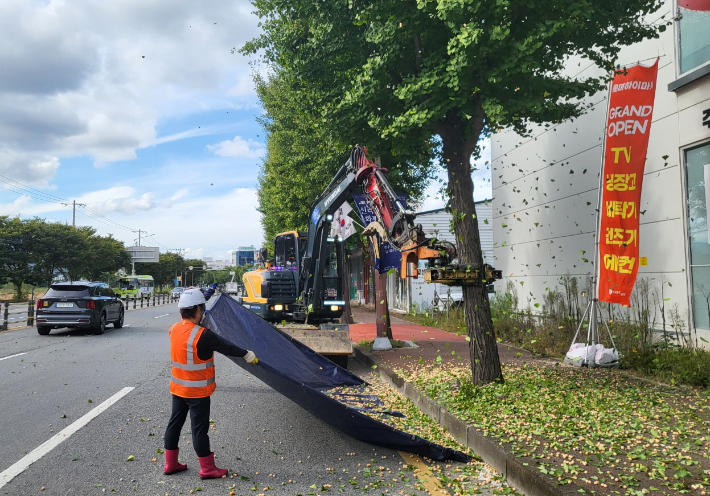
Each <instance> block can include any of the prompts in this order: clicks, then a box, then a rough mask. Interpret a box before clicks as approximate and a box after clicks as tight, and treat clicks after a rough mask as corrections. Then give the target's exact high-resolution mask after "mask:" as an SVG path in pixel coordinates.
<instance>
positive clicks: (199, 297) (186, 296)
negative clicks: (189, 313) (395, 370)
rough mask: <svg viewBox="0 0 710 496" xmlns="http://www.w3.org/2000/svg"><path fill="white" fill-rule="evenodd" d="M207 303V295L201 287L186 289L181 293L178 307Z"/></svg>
mask: <svg viewBox="0 0 710 496" xmlns="http://www.w3.org/2000/svg"><path fill="white" fill-rule="evenodd" d="M203 303H205V295H203V294H202V291H200V290H199V289H186V290H185V291H183V292H182V294H181V295H180V299H179V300H178V308H190V307H195V306H197V305H202V304H203Z"/></svg>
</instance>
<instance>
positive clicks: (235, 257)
mask: <svg viewBox="0 0 710 496" xmlns="http://www.w3.org/2000/svg"><path fill="white" fill-rule="evenodd" d="M255 259H256V249H255V248H254V246H253V245H252V246H240V247H239V248H238V249H237V250H234V251H233V252H232V267H236V266H238V265H253V264H254V260H255Z"/></svg>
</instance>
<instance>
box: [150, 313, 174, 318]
mask: <svg viewBox="0 0 710 496" xmlns="http://www.w3.org/2000/svg"><path fill="white" fill-rule="evenodd" d="M168 315H170V314H169V313H164V314H163V315H158V316H157V317H153V318H154V319H159V318H161V317H167V316H168Z"/></svg>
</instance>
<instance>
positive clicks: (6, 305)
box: [0, 293, 179, 332]
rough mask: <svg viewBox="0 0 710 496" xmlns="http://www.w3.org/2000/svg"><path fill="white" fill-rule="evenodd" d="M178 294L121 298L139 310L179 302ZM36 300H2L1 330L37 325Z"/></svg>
mask: <svg viewBox="0 0 710 496" xmlns="http://www.w3.org/2000/svg"><path fill="white" fill-rule="evenodd" d="M178 298H179V297H178V296H172V295H171V294H165V293H160V294H154V295H151V296H143V297H141V298H121V301H122V302H123V307H124V308H125V309H126V310H137V309H139V308H144V307H145V308H148V307H151V306H153V307H156V306H161V305H169V304H171V303H177V301H178ZM35 304H36V301H35V300H32V299H30V300H28V301H27V303H22V302H20V303H10V302H9V301H4V302H0V311H2V323H1V324H0V332H1V331H8V330H10V329H17V328H20V327H32V326H34V325H35Z"/></svg>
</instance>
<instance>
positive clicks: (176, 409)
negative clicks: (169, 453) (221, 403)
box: [165, 395, 211, 456]
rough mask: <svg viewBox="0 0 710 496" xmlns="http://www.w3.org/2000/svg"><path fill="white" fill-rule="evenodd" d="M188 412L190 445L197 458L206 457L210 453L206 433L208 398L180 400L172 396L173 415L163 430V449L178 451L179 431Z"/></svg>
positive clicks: (208, 410)
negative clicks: (190, 434) (190, 425)
mask: <svg viewBox="0 0 710 496" xmlns="http://www.w3.org/2000/svg"><path fill="white" fill-rule="evenodd" d="M188 411H189V412H190V421H191V422H192V444H193V446H194V447H195V451H196V452H197V456H207V455H209V454H210V453H211V451H210V438H209V436H208V435H207V431H208V430H209V428H210V397H209V396H208V397H207V398H181V397H179V396H175V395H173V413H172V414H171V415H170V421H169V422H168V427H167V429H165V449H169V450H174V449H178V443H179V442H180V431H182V426H183V424H185V419H186V418H187V412H188Z"/></svg>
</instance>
